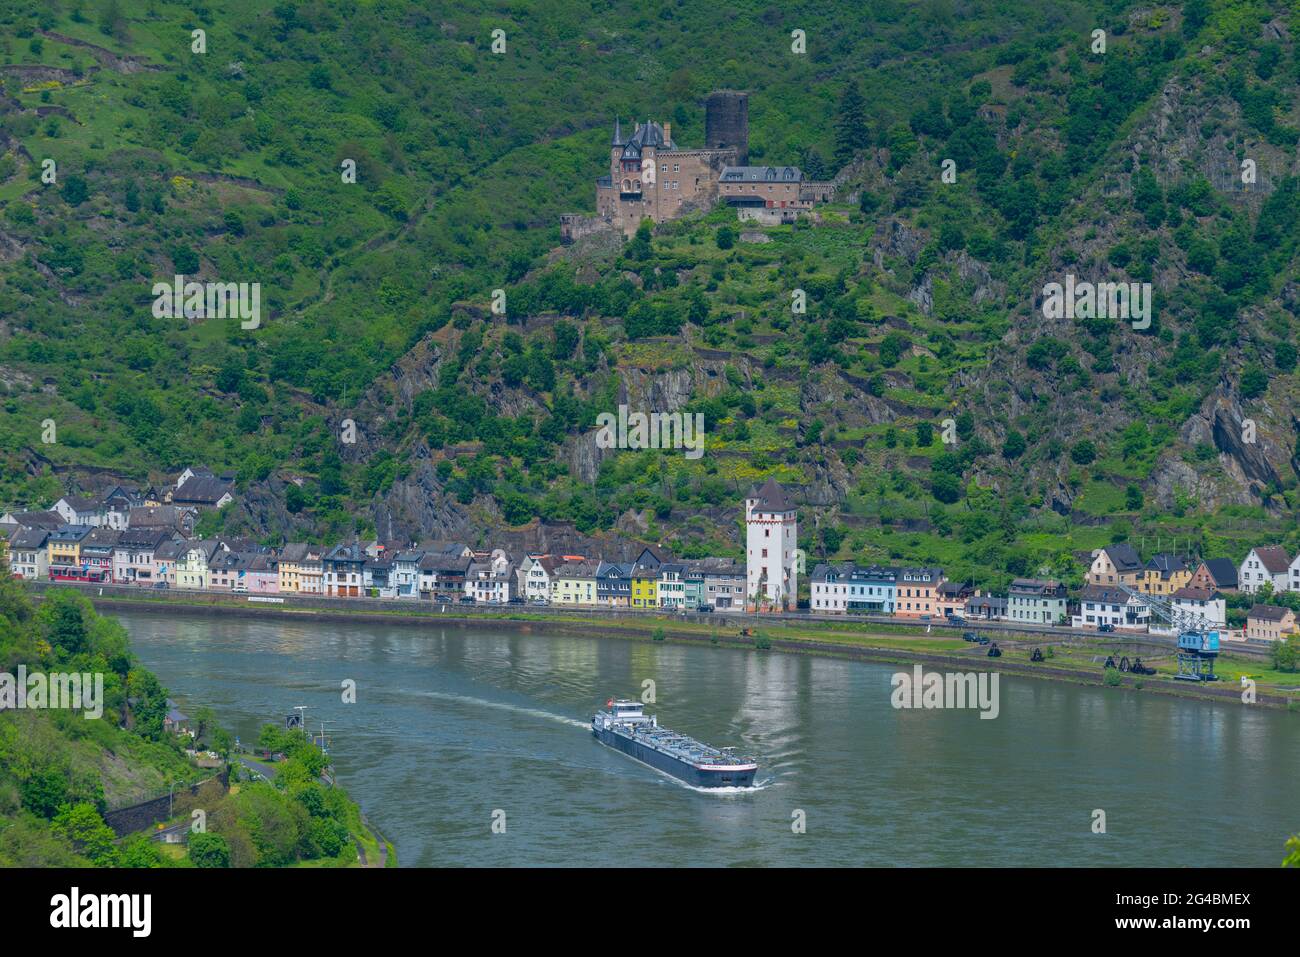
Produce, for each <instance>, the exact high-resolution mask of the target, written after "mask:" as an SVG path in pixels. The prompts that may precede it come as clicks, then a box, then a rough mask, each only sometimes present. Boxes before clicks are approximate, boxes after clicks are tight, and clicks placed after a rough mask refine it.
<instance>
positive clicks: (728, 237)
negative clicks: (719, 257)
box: [717, 226, 736, 249]
mask: <svg viewBox="0 0 1300 957" xmlns="http://www.w3.org/2000/svg"><path fill="white" fill-rule="evenodd" d="M717 243H718V248H719V249H730V248H731V247H732V246H734V245H736V231H735V230H734V229H732V228H731V227H730V226H723V227H721V228H720V229H719V230H718V237H717Z"/></svg>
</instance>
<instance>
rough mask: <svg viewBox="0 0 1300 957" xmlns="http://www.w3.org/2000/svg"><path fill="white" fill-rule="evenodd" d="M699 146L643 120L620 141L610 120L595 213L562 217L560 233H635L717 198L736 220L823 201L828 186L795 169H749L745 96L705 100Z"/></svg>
mask: <svg viewBox="0 0 1300 957" xmlns="http://www.w3.org/2000/svg"><path fill="white" fill-rule="evenodd" d="M704 143H705V145H704V148H703V149H684V148H682V147H681V146H679V145H678V144H677V143H676V142H675V141H674V140H673V129H672V124H671V123H664V124H662V125H661V124H659V123H655V122H654V121H652V120H649V119H647V120H646V121H645V122H644V123H636V124H635V125H634V128H633V130H632V133H631V134H630V135H628V136H627V137H626V138H624V135H623V124H622V121H621V120H615V121H614V136H613V138H612V139H611V141H610V145H609V173H608V174H607V175H605V176H601V177H600V178H599V179H597V180H596V215H595V216H594V217H590V216H582V215H581V214H578V213H565V214H564V215H562V216H561V217H560V236H561V239H563V241H564V242H566V243H567V242H573V241H574V240H575V239H578V238H579V237H581V236H584V235H588V234H590V233H594V232H601V231H604V230H609V229H613V230H617V231H618V232H620V233H622V234H623V236H624V237H631V236H633V235H635V234H636V231H637V227H638V226H640V225H641V221H642V220H643V219H649V220H651V221H652V222H656V223H662V222H666V221H668V220H671V219H676V218H677V217H679V216H681V215H683V214H684V213H686V212H688V211H689V210H691V209H704V208H707V207H709V206H711V205H713V203H715V202H716V201H717V200H718V198H719V197H722V198H724V199H725V200H726V201H727V203H728V204H729V205H731V206H734V207H736V209H737V215H738V217H739V218H740V219H742V220H747V219H748V220H758V221H761V222H768V223H780V222H793V221H794V219H795V218H796V217H797V216H798V215H799V213H801V212H803V211H806V210H807V209H810V208H811V207H812V205H813V203H816V202H827V201H828V200H829V199H830V197H831V193H832V192H833V186H832V185H831V184H830V183H814V182H810V181H808V180H805V179H804V178H803V173H802V172H801V171H800V170H799V169H798V168H797V167H794V166H747V165H745V163H746V161H747V160H748V158H749V157H748V154H749V97H748V95H747V94H745V93H737V92H734V91H730V90H720V91H717V92H715V93H712V94H710V95H709V99H708V102H707V104H706V106H705V113H704Z"/></svg>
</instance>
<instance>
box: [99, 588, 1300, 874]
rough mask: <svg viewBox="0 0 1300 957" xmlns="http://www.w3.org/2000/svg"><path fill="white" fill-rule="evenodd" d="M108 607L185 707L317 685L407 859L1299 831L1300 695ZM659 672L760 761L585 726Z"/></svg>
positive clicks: (1142, 860) (273, 713)
mask: <svg viewBox="0 0 1300 957" xmlns="http://www.w3.org/2000/svg"><path fill="white" fill-rule="evenodd" d="M118 617H119V618H120V619H121V620H122V621H123V622H124V623H125V624H126V626H127V627H128V628H129V629H130V632H131V636H132V643H133V646H134V648H135V650H136V651H137V653H138V654H139V656H140V658H141V659H142V660H143V661H144V662H145V664H146V665H147V666H148V667H150V668H151V669H153V670H154V671H155V672H157V673H158V675H159V676H160V678H161V679H162V681H163V683H164V684H165V685H166V686H168V687H169V688H170V689H171V692H172V696H173V697H175V698H176V699H177V700H178V701H180V703H181V705H182V707H183V708H184V709H187V710H191V711H192V709H194V708H196V707H199V706H201V705H208V706H209V707H211V708H212V709H213V710H214V711H215V712H216V713H217V715H218V716H219V719H220V720H221V722H222V723H223V724H225V725H226V726H227V727H230V728H231V729H232V730H234V731H235V732H236V733H238V734H239V735H240V736H241V738H242V739H243V740H244V741H253V740H255V739H256V735H257V729H258V728H259V727H260V725H261V724H263V723H264V722H266V721H269V720H275V721H277V722H283V719H284V716H285V715H287V714H290V713H292V710H293V708H294V707H295V706H297V705H305V706H307V707H308V712H307V714H308V722H309V724H310V725H311V726H312V727H313V729H315V728H316V727H317V726H318V725H319V723H320V722H321V721H322V720H323V721H324V722H325V724H326V727H327V729H328V730H329V737H330V742H331V750H332V754H333V759H334V764H335V767H336V769H337V771H338V777H339V782H340V783H341V784H342V785H343V786H345V787H346V788H347V789H348V792H349V794H351V796H352V797H353V798H354V799H355V800H356V801H358V803H360V804H361V806H362V808H363V809H364V810H365V812H366V815H367V816H368V817H369V818H370V819H371V821H372V822H373V823H374V824H375V825H376V826H377V827H378V828H379V829H380V830H381V831H383V832H384V834H385V835H386V836H387V837H388V838H389V840H391V841H392V842H393V843H394V845H395V846H396V848H397V854H398V859H399V860H400V862H401V863H402V864H403V865H404V866H433V865H477V866H508V865H564V866H599V865H623V866H662V865H701V864H704V865H877V866H879V865H938V866H952V865H990V866H1000V865H1008V866H1009V865H1041V866H1058V865H1060V866H1091V865H1115V866H1139V865H1140V866H1198V865H1228V866H1232V865H1256V866H1266V867H1274V866H1277V865H1278V864H1279V863H1280V862H1281V859H1282V856H1283V853H1284V852H1283V843H1284V841H1285V839H1286V837H1287V835H1289V834H1292V833H1295V832H1297V831H1300V716H1297V715H1294V714H1287V713H1282V712H1277V711H1266V710H1263V709H1255V708H1250V707H1245V706H1238V705H1223V704H1212V703H1204V702H1200V701H1192V700H1183V699H1178V698H1165V697H1161V696H1157V695H1153V694H1144V693H1141V692H1134V691H1122V690H1118V689H1104V688H1091V687H1075V686H1072V685H1065V684H1058V683H1055V682H1048V681H1038V680H1034V679H1030V678H1017V677H1013V676H1006V675H1004V676H1002V678H1001V679H1000V692H1001V694H1000V698H1001V701H1000V713H999V715H998V717H997V718H996V719H993V720H987V719H981V718H980V717H979V714H978V712H977V711H973V710H970V711H954V710H947V711H945V710H930V711H925V710H897V709H895V708H893V707H892V706H891V704H890V694H891V684H890V678H891V675H892V674H893V673H894V672H896V671H898V670H900V669H899V668H898V667H895V666H892V665H880V664H873V663H865V662H857V661H840V660H832V659H824V658H814V657H808V656H802V655H790V654H781V653H778V652H755V651H747V650H735V649H725V648H716V647H710V646H695V645H691V646H682V645H675V644H657V643H649V642H644V643H643V642H632V641H626V640H620V639H611V638H598V637H593V636H567V635H557V634H549V633H548V634H543V633H535V632H534V633H523V632H519V631H514V630H506V629H501V630H495V629H493V628H492V627H487V628H480V627H473V628H446V629H441V628H415V627H404V626H398V627H392V626H386V625H379V624H370V623H357V624H355V625H352V624H339V623H296V622H280V621H275V620H266V621H259V620H252V619H243V618H228V619H223V618H219V617H216V618H208V617H177V618H174V619H169V618H166V617H163V616H160V615H153V614H138V613H137V614H121V615H119V616H118ZM347 679H351V680H352V681H355V682H356V687H357V702H356V703H355V704H344V703H342V692H341V683H342V682H344V681H345V680H347ZM647 680H650V681H653V682H654V683H655V684H654V690H655V695H656V699H657V701H656V704H654V705H652V706H647V711H648V712H650V713H656V712H657V713H658V715H659V720H660V723H661V724H662V725H664V726H667V727H670V728H672V729H673V730H675V731H680V732H683V733H685V734H689V735H691V736H692V737H696V738H699V739H700V740H702V741H706V742H708V743H709V744H713V745H716V746H718V747H724V746H735V747H736V748H737V749H738V751H739V752H740V753H742V754H747V755H752V756H754V757H756V758H757V759H758V760H759V762H760V770H759V776H758V779H757V781H758V786H757V787H756V789H754V790H753V791H749V792H744V793H732V794H715V793H707V792H702V791H698V790H693V789H691V788H688V787H686V786H684V785H682V784H679V783H677V782H676V781H674V780H673V779H671V778H668V777H666V776H664V775H661V774H659V773H657V772H655V771H653V770H651V769H650V768H647V767H644V766H642V765H640V764H637V763H635V762H633V761H631V760H629V759H628V758H626V757H624V756H623V755H621V754H618V753H616V752H614V751H611V750H609V749H607V748H605V747H603V746H602V745H600V744H598V743H597V742H596V741H594V740H593V739H592V737H591V734H590V731H589V729H588V723H589V721H590V719H591V714H592V712H593V711H595V710H597V709H599V708H600V707H602V706H603V705H604V703H605V701H606V700H607V699H609V698H610V697H611V696H618V697H640V696H641V693H642V689H643V687H644V686H643V682H645V681H647ZM1095 811H1103V812H1104V813H1105V833H1094V832H1093V821H1094V818H1095V815H1094V812H1095ZM800 812H801V813H800ZM494 817H495V819H497V820H502V819H503V820H504V824H505V831H504V833H494V832H493V828H492V824H493V820H494ZM799 819H802V820H803V821H804V822H805V829H804V831H803V833H795V830H794V828H793V827H792V824H794V823H795V822H796V821H797V820H799Z"/></svg>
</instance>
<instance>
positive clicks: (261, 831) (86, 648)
mask: <svg viewBox="0 0 1300 957" xmlns="http://www.w3.org/2000/svg"><path fill="white" fill-rule="evenodd" d="M0 570H2V571H5V574H4V576H3V578H0V673H2V674H3V676H4V678H5V682H6V684H12V683H13V682H14V681H15V680H16V679H19V676H20V675H22V674H24V672H20V670H19V669H20V668H23V669H26V671H25V674H26V675H28V676H30V675H34V674H38V673H39V674H42V675H46V676H52V675H55V674H98V675H102V676H103V699H102V701H100V702H99V704H100V705H102V714H100V715H99V716H98V717H96V718H92V719H90V720H88V719H87V717H86V715H85V714H84V713H83V712H82V711H81V710H65V709H56V708H53V707H46V708H41V709H37V708H35V707H19V708H6V709H4V710H0V867H167V866H195V867H228V866H234V867H252V866H261V867H282V866H290V865H296V864H309V865H311V866H320V865H330V866H348V865H355V864H356V862H357V852H356V848H355V846H354V844H353V840H354V839H355V840H357V841H359V842H362V843H366V844H370V845H372V846H373V843H374V842H373V839H371V838H370V836H369V834H368V833H367V831H366V829H365V827H364V825H363V824H362V822H361V818H360V810H359V809H358V808H357V806H356V805H355V804H354V803H353V802H352V801H350V800H349V799H348V797H347V795H346V794H345V793H344V792H343V791H341V790H339V789H337V788H327V787H324V786H322V785H321V784H320V783H319V782H318V781H317V778H318V776H319V775H320V772H321V769H322V768H323V767H324V765H325V757H324V755H323V754H322V753H321V751H320V749H319V748H316V747H315V746H313V745H311V744H309V743H308V742H307V741H306V739H305V738H303V737H302V736H301V735H288V734H285V733H277V732H276V729H275V728H273V727H270V726H268V728H267V729H266V730H264V732H263V736H262V737H263V740H264V743H265V744H266V745H267V746H268V747H270V748H271V749H273V750H280V751H283V752H284V753H285V754H286V755H287V758H286V760H284V761H283V762H278V763H277V764H276V765H275V768H276V770H277V773H276V775H275V780H274V782H250V781H245V782H244V783H242V784H232V786H231V788H230V790H229V792H227V793H224V794H219V793H217V794H214V793H212V788H211V787H209V788H206V789H205V790H203V791H201V792H200V796H199V797H197V798H191V797H190V795H189V794H188V793H187V792H186V789H185V788H184V787H183V786H182V785H186V784H193V783H198V782H200V781H203V780H205V779H208V778H210V777H211V776H212V775H213V773H214V772H213V771H212V770H204V769H202V768H200V767H198V766H197V765H196V764H195V763H194V762H193V761H192V760H191V759H190V758H189V757H187V756H186V754H185V753H184V751H183V750H182V749H181V745H180V744H179V743H178V742H179V740H180V739H179V738H178V737H177V736H176V735H175V734H173V733H171V732H170V731H167V730H165V729H164V726H163V719H164V717H165V716H166V715H167V711H168V708H167V689H165V688H163V687H162V686H161V685H160V684H159V682H158V678H157V677H156V676H155V675H154V674H153V673H151V672H150V671H148V670H147V669H145V668H143V667H141V666H140V664H139V662H138V661H137V659H136V658H135V656H134V655H133V654H132V652H131V650H130V647H129V641H128V637H127V634H126V631H125V629H123V628H122V626H121V625H119V624H118V623H117V622H116V621H114V620H112V619H109V618H103V617H100V616H99V615H97V614H96V613H95V612H94V610H93V609H92V608H91V606H90V602H89V601H88V600H86V599H85V598H82V597H81V596H79V595H77V594H76V593H74V592H59V591H55V592H51V593H49V594H48V596H47V597H46V599H45V600H44V601H43V602H42V603H41V604H40V606H39V608H33V607H32V604H31V601H30V599H29V598H28V597H27V595H26V593H25V592H24V591H23V589H22V588H21V586H20V585H19V584H18V583H16V582H14V581H13V580H12V579H10V578H9V576H8V573H7V570H6V569H4V568H3V565H2V564H0ZM51 680H53V679H51ZM47 703H49V702H47ZM28 704H29V705H30V704H32V702H31V700H30V699H29V700H28ZM91 710H92V711H94V710H99V709H96V708H92V709H91ZM194 717H195V724H196V725H197V730H198V732H199V735H200V739H199V740H200V744H201V745H202V746H203V747H205V748H212V749H216V750H217V751H219V752H220V753H221V754H223V755H224V754H227V753H228V752H229V749H230V743H231V738H230V735H229V734H228V733H226V732H225V731H224V730H222V729H221V728H220V727H219V726H218V725H217V724H216V723H215V721H214V720H213V718H212V715H211V714H210V712H208V711H207V709H200V710H198V711H196V713H195V716H194ZM235 777H238V775H236V776H235ZM234 779H235V778H233V777H232V781H233V780H234ZM173 786H174V787H173ZM171 792H174V793H175V799H174V812H175V814H174V821H175V822H177V823H188V822H190V821H191V812H192V811H193V810H194V809H195V808H196V807H197V808H200V809H201V810H203V812H204V813H205V815H206V818H205V823H206V830H205V832H204V833H202V834H191V835H189V840H188V842H187V844H186V845H162V844H158V843H153V842H151V841H150V840H149V839H148V837H147V832H145V833H137V834H135V835H133V836H129V837H126V838H123V839H120V840H118V839H116V838H115V836H114V833H113V831H112V830H111V829H110V828H109V826H108V824H107V823H105V819H104V815H105V814H106V812H108V811H110V810H114V809H119V808H124V807H127V806H129V805H132V804H135V803H138V802H141V801H145V800H150V799H153V798H156V797H159V796H160V795H163V796H165V795H167V794H169V793H171ZM376 857H378V854H377V853H376Z"/></svg>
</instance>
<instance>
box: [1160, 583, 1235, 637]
mask: <svg viewBox="0 0 1300 957" xmlns="http://www.w3.org/2000/svg"><path fill="white" fill-rule="evenodd" d="M1169 601H1170V603H1171V604H1172V605H1173V606H1174V609H1175V610H1176V611H1179V612H1181V613H1182V614H1183V615H1184V616H1186V618H1187V620H1188V621H1195V620H1197V619H1201V618H1204V619H1205V623H1206V624H1208V625H1210V626H1211V627H1214V628H1226V627H1227V626H1228V604H1227V602H1226V601H1225V600H1224V598H1223V595H1222V594H1221V593H1220V592H1219V591H1218V590H1216V589H1212V588H1197V587H1195V586H1193V585H1184V586H1183V587H1182V588H1180V589H1178V591H1176V592H1174V593H1173V594H1172V595H1171V596H1170V597H1169Z"/></svg>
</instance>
